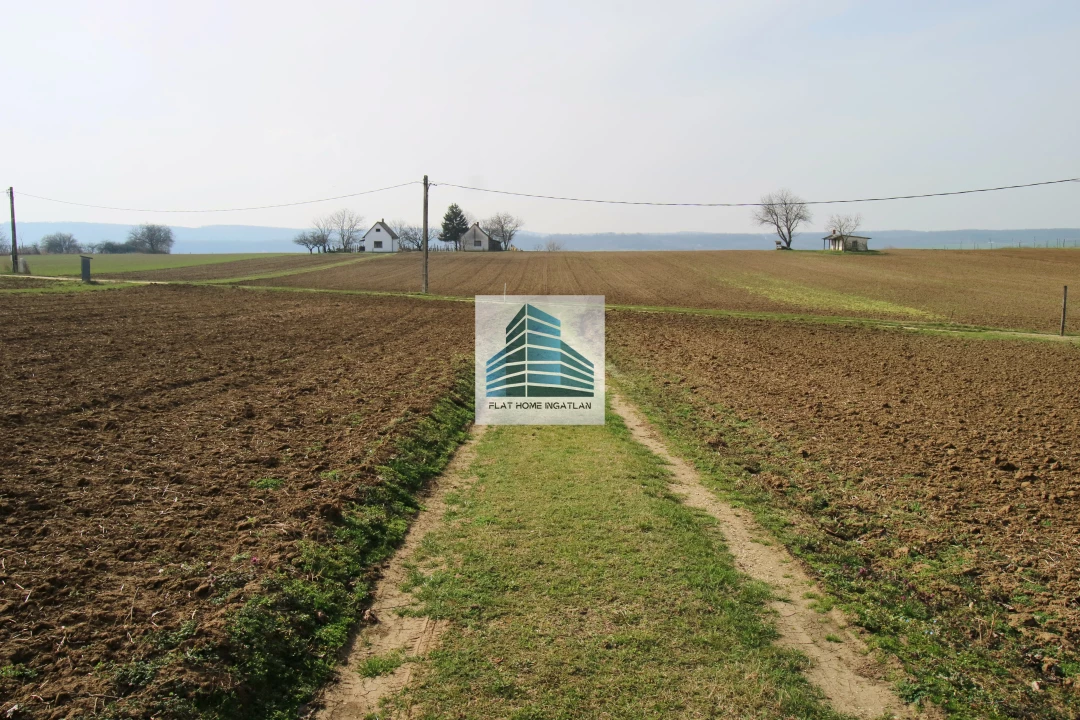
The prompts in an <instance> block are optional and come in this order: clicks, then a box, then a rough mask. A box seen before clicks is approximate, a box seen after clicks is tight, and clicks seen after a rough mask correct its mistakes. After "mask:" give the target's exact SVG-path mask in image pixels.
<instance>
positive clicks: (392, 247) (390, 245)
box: [363, 220, 399, 252]
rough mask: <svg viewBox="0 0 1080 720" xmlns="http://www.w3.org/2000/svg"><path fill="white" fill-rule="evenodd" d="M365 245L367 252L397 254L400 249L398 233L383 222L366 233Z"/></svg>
mask: <svg viewBox="0 0 1080 720" xmlns="http://www.w3.org/2000/svg"><path fill="white" fill-rule="evenodd" d="M363 244H364V249H365V250H366V251H367V252H397V251H398V249H399V248H398V236H397V233H396V232H394V231H393V230H392V229H391V228H390V226H389V225H387V224H386V223H385V222H384V221H382V220H380V221H379V222H377V223H375V224H374V225H372V226H371V229H370V230H368V231H367V232H366V233H364V238H363Z"/></svg>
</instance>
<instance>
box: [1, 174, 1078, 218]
mask: <svg viewBox="0 0 1080 720" xmlns="http://www.w3.org/2000/svg"><path fill="white" fill-rule="evenodd" d="M1072 182H1080V178H1066V179H1064V180H1045V181H1043V182H1034V183H1025V184H1022V185H1002V186H1000V187H991V188H979V189H976V190H953V191H950V192H937V193H922V194H918V195H893V196H889V197H869V198H853V199H847V200H808V201H806V203H805V204H807V205H839V204H842V203H860V202H884V201H888V200H916V199H920V198H932V197H947V196H950V195H970V194H974V193H986V192H997V191H1000V190H1017V189H1020V188H1030V187H1039V186H1043V185H1059V184H1062V183H1072ZM418 184H421V181H419V180H410V181H409V182H404V183H400V184H398V185H390V186H388V187H382V188H376V189H374V190H363V191H361V192H355V193H348V194H346V195H336V196H334V197H327V198H319V199H317V200H300V201H297V202H290V203H277V204H275V205H257V206H253V207H241V208H215V209H202V210H175V209H167V210H154V209H148V208H122V207H111V206H108V205H93V204H90V203H80V202H74V201H71V200H58V199H56V198H49V197H43V196H41V195H33V194H31V193H25V192H24V193H19V194H20V195H24V196H26V197H31V198H35V199H37V200H45V201H47V202H55V203H62V204H64V205H77V206H79V207H87V208H95V209H98V210H118V211H122V212H154V213H218V212H244V211H248V210H271V209H274V208H283V207H295V206H297V205H312V204H315V203H321V202H330V201H332V200H343V199H346V198H353V197H359V196H361V195H371V194H373V193H379V192H384V191H386V190H396V189H397V188H402V187H406V186H408V185H418ZM438 185H445V186H446V187H452V188H458V189H461V190H473V191H476V192H485V193H493V194H496V195H512V196H515V197H526V198H536V199H541V200H562V201H566V202H585V203H598V204H602V205H644V206H653V207H761V206H763V205H765V204H766V203H761V202H712V203H702V202H645V201H636V200H598V199H595V198H576V197H563V196H559V195H539V194H534V193H521V192H512V191H509V190H492V189H489V188H478V187H472V186H470V185H457V184H455V183H434V182H433V183H430V185H429V187H434V186H438Z"/></svg>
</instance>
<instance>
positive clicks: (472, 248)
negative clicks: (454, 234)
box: [461, 222, 503, 252]
mask: <svg viewBox="0 0 1080 720" xmlns="http://www.w3.org/2000/svg"><path fill="white" fill-rule="evenodd" d="M461 249H462V250H465V251H467V252H487V251H496V250H502V249H503V248H502V243H501V242H499V241H498V240H496V239H494V238H493V237H491V236H490V235H488V234H487V233H486V232H484V230H483V228H481V227H480V223H478V222H474V223H473V224H472V227H471V228H469V229H468V230H466V231H465V234H464V235H462V236H461Z"/></svg>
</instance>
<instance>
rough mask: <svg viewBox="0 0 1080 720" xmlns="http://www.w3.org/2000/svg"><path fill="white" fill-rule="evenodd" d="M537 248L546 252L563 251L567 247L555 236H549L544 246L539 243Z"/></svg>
mask: <svg viewBox="0 0 1080 720" xmlns="http://www.w3.org/2000/svg"><path fill="white" fill-rule="evenodd" d="M537 248H539V249H542V250H543V251H544V252H562V251H563V250H565V249H566V248H564V247H563V244H562V243H561V242H559V241H558V240H556V239H555V238H548V239H547V242H546V243H544V245H543V247H542V248H541V247H540V246H539V245H537Z"/></svg>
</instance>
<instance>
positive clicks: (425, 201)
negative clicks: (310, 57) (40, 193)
mask: <svg viewBox="0 0 1080 720" xmlns="http://www.w3.org/2000/svg"><path fill="white" fill-rule="evenodd" d="M12 217H14V215H13V216H12ZM12 222H14V220H12ZM423 294H424V295H427V294H428V176H427V175H424V176H423Z"/></svg>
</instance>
